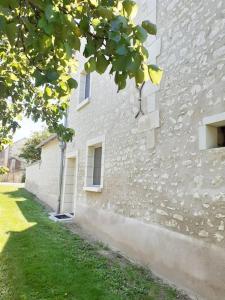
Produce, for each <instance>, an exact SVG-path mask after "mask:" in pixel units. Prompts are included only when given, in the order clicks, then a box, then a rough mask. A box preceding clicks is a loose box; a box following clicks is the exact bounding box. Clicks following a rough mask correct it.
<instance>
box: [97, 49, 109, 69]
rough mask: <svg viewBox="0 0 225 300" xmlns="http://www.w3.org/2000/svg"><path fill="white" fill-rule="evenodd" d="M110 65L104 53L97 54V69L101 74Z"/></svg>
mask: <svg viewBox="0 0 225 300" xmlns="http://www.w3.org/2000/svg"><path fill="white" fill-rule="evenodd" d="M108 65H109V61H108V60H107V59H106V58H105V56H104V55H103V54H100V55H98V56H97V63H96V71H97V72H98V73H99V74H103V73H104V72H105V71H106V69H107V67H108Z"/></svg>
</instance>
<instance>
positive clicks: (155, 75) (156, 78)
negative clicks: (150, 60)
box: [148, 65, 163, 84]
mask: <svg viewBox="0 0 225 300" xmlns="http://www.w3.org/2000/svg"><path fill="white" fill-rule="evenodd" d="M148 72H149V77H150V79H151V81H152V83H153V84H160V81H161V79H162V75H163V70H162V69H160V68H159V67H158V66H156V65H149V66H148Z"/></svg>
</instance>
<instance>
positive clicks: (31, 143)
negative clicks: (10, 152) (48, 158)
mask: <svg viewBox="0 0 225 300" xmlns="http://www.w3.org/2000/svg"><path fill="white" fill-rule="evenodd" d="M50 135H51V134H50V133H49V131H48V130H44V131H42V132H35V133H33V135H32V136H31V137H30V138H29V139H28V140H27V142H26V143H25V144H24V146H23V148H22V149H21V153H20V155H19V157H21V158H23V159H25V161H26V162H27V163H34V162H36V161H38V160H40V159H41V148H37V146H38V145H39V144H40V143H41V142H42V141H43V140H45V139H47V138H48V137H49V136H50Z"/></svg>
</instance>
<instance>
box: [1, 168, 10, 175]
mask: <svg viewBox="0 0 225 300" xmlns="http://www.w3.org/2000/svg"><path fill="white" fill-rule="evenodd" d="M8 172H9V169H8V168H7V167H3V166H0V175H4V174H7V173H8Z"/></svg>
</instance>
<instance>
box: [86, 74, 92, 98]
mask: <svg viewBox="0 0 225 300" xmlns="http://www.w3.org/2000/svg"><path fill="white" fill-rule="evenodd" d="M90 87H91V75H90V73H89V74H86V76H85V99H87V98H89V97H90Z"/></svg>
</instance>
